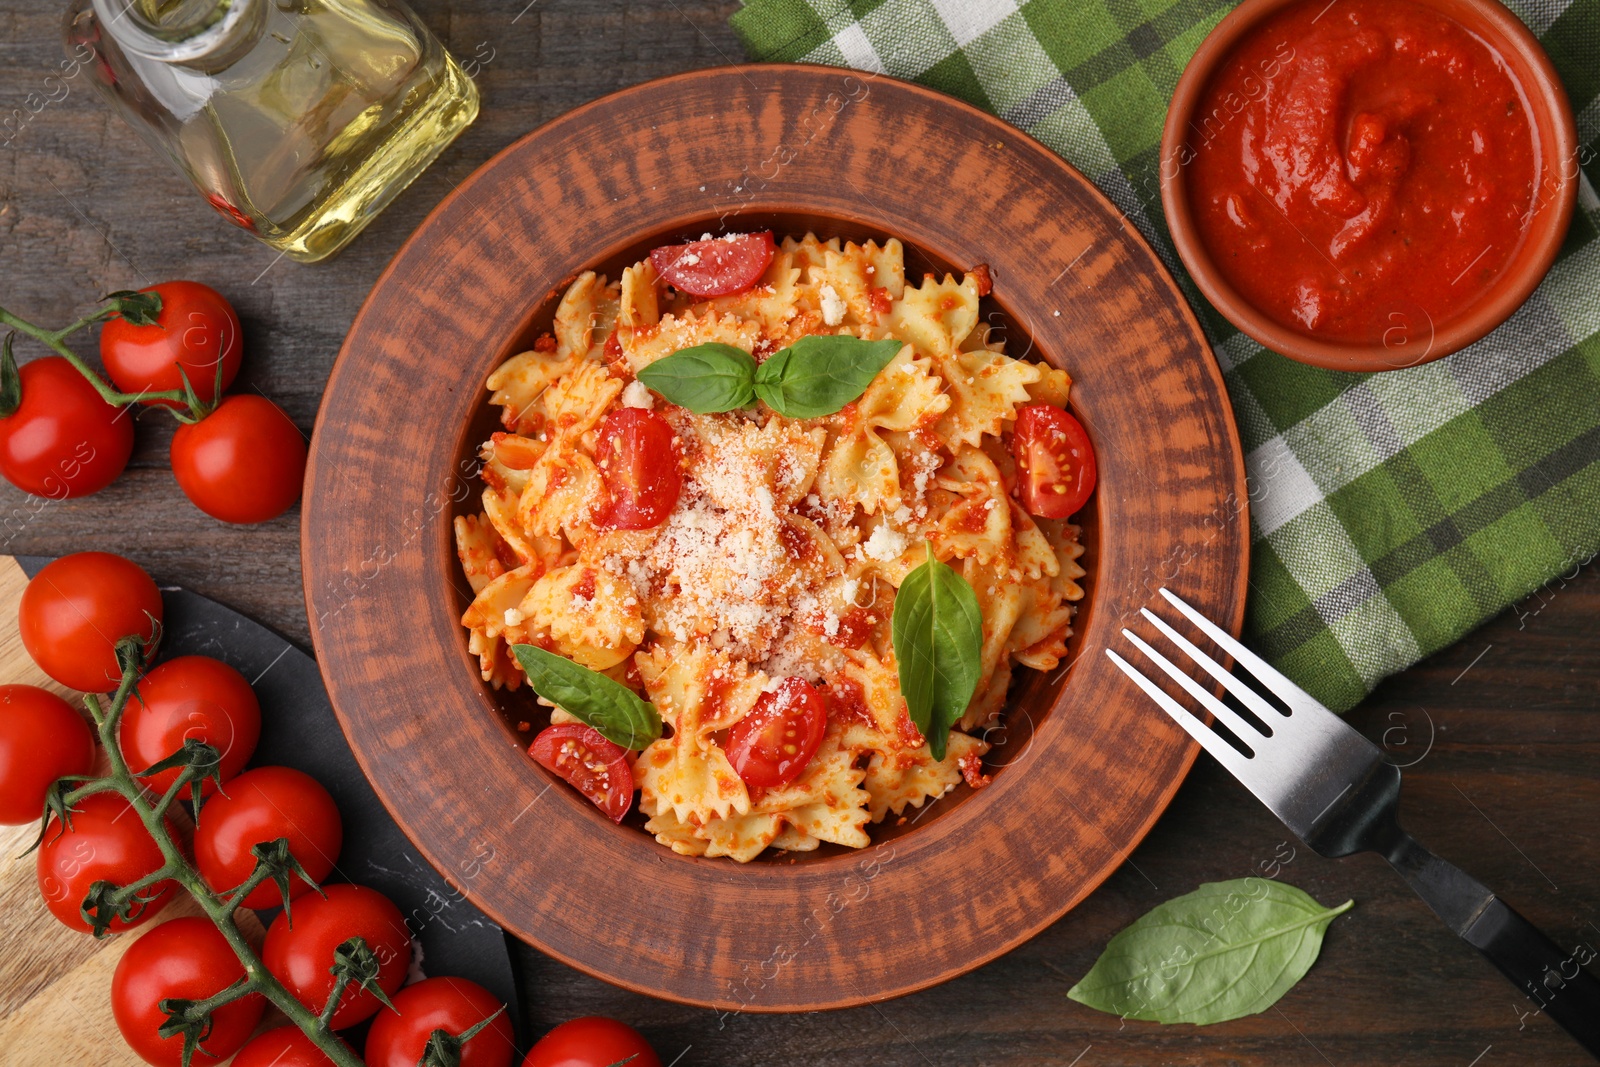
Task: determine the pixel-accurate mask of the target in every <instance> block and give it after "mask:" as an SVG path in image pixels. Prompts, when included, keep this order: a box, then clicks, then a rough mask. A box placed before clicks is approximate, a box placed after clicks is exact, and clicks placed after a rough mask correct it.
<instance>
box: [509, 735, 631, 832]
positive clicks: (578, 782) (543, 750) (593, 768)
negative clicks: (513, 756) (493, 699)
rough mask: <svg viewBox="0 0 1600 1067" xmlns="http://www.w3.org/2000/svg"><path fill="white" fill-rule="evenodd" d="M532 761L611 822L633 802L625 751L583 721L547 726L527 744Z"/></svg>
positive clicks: (616, 819)
mask: <svg viewBox="0 0 1600 1067" xmlns="http://www.w3.org/2000/svg"><path fill="white" fill-rule="evenodd" d="M528 755H530V756H532V757H533V760H534V762H535V763H537V764H539V766H541V767H543V768H545V769H546V770H548V771H554V772H555V773H556V774H558V775H560V776H561V777H562V778H565V779H566V780H567V781H568V782H569V783H571V784H572V785H573V786H574V787H575V788H576V789H577V790H578V792H580V793H582V794H583V795H584V796H586V797H588V798H589V799H590V800H591V801H593V802H594V806H595V807H597V808H599V809H600V810H601V811H603V812H605V814H606V818H608V819H610V820H611V821H612V822H621V821H622V817H623V816H624V815H626V814H628V807H629V805H631V804H632V803H633V771H631V770H629V769H628V759H627V756H628V754H627V752H626V751H625V750H624V749H623V748H622V746H621V745H616V744H613V743H611V742H610V741H607V740H606V739H605V738H604V737H602V736H600V732H599V731H598V730H595V729H593V728H592V727H589V726H585V725H583V724H582V723H565V724H562V725H560V726H547V727H545V728H544V729H543V730H541V731H540V732H539V736H538V737H535V738H534V739H533V744H532V745H529V746H528Z"/></svg>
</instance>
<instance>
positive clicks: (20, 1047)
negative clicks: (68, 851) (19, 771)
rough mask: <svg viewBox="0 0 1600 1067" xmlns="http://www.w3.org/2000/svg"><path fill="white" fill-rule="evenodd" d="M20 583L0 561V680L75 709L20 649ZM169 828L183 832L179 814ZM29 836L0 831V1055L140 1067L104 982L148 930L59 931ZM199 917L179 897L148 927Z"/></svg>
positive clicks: (258, 934) (256, 934)
mask: <svg viewBox="0 0 1600 1067" xmlns="http://www.w3.org/2000/svg"><path fill="white" fill-rule="evenodd" d="M27 584H28V579H27V576H26V575H24V574H23V573H22V568H21V567H19V566H17V564H16V561H15V560H13V559H12V558H11V557H9V556H0V679H3V680H4V684H23V685H36V686H39V687H41V688H44V689H48V690H50V691H51V692H52V693H56V694H59V695H60V696H62V697H65V698H66V699H67V700H68V701H69V702H71V703H72V704H73V706H74V707H77V706H79V704H78V701H79V700H80V699H81V697H80V694H78V693H75V692H73V691H71V690H69V689H66V688H65V687H63V686H61V685H60V684H58V683H57V682H55V681H54V680H53V679H51V678H50V677H49V676H48V675H46V674H45V673H44V672H43V671H42V670H40V669H39V668H38V666H37V665H36V664H35V663H34V662H33V660H32V659H31V658H29V656H28V653H27V651H26V650H25V649H24V648H23V647H22V638H21V637H20V636H19V635H18V633H17V604H18V602H19V601H20V599H21V597H22V590H23V589H24V588H25V587H26V586H27ZM102 769H103V768H102ZM173 821H174V822H176V823H178V824H179V825H180V826H183V825H185V824H186V820H185V817H184V814H183V812H182V811H181V810H180V811H177V812H176V813H175V814H174V816H173ZM37 836H38V828H37V827H36V826H0V1049H3V1050H4V1052H5V1056H4V1060H5V1063H6V1065H7V1067H57V1065H59V1064H63V1063H94V1064H100V1065H104V1067H140V1065H141V1064H143V1063H144V1061H143V1060H141V1059H140V1058H139V1057H138V1056H136V1055H134V1054H133V1051H132V1050H131V1049H129V1048H128V1047H127V1045H126V1044H125V1043H124V1042H123V1040H122V1036H121V1034H119V1033H118V1032H117V1024H116V1020H115V1019H113V1018H112V1017H111V1001H110V999H109V997H110V989H111V974H112V972H113V971H115V970H116V967H117V961H118V960H120V959H121V958H122V954H123V953H124V952H126V951H127V950H128V946H129V945H131V944H133V942H134V941H135V940H137V939H138V938H139V937H140V936H142V935H143V934H144V932H145V931H146V930H148V929H150V927H151V926H153V925H156V923H155V922H153V923H150V924H146V925H145V926H143V927H140V928H139V929H137V930H135V931H133V932H132V933H131V934H123V935H119V936H117V937H112V938H108V939H106V940H103V941H97V940H95V939H94V938H92V937H90V936H89V935H88V934H83V933H79V932H78V931H76V930H69V929H67V928H66V927H65V926H62V925H61V924H60V923H59V922H57V921H56V919H55V916H53V915H51V914H50V912H49V910H48V909H46V907H45V904H44V899H43V898H42V897H41V896H40V895H39V881H38V878H37V876H36V875H35V873H34V857H33V855H32V854H31V853H27V850H28V848H29V847H30V846H31V845H32V844H33V841H34V839H35V838H36V837H37ZM25 853H26V854H25ZM203 914H204V912H202V911H201V910H200V906H199V905H198V904H196V903H195V902H194V900H193V899H192V898H191V897H189V896H188V895H187V894H182V893H180V894H178V895H177V896H175V897H173V898H172V900H171V902H170V903H168V904H167V905H166V907H164V908H162V909H161V912H160V914H159V916H158V917H157V920H156V922H164V921H165V920H167V919H175V918H177V917H179V916H182V915H203ZM239 926H240V931H241V932H242V933H243V934H244V935H245V936H246V937H247V938H249V939H250V940H251V942H252V943H254V944H255V945H257V946H258V947H259V945H260V943H261V938H262V937H263V936H264V934H265V931H264V930H263V929H262V928H261V924H260V923H259V922H257V921H256V920H255V916H254V914H253V913H251V912H241V913H240V923H239Z"/></svg>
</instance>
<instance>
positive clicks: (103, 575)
mask: <svg viewBox="0 0 1600 1067" xmlns="http://www.w3.org/2000/svg"><path fill="white" fill-rule="evenodd" d="M160 622H161V591H160V590H159V589H157V588H156V583H155V582H153V581H151V580H150V576H149V575H148V574H146V573H145V572H144V570H143V569H142V568H140V566H139V565H138V564H137V563H134V562H133V561H132V560H129V559H124V558H123V557H121V556H114V555H112V554H111V553H110V552H75V553H73V554H72V555H70V556H62V557H61V558H60V559H58V560H53V561H52V562H50V563H47V564H45V565H44V568H43V569H42V570H40V571H39V573H38V574H36V575H34V576H33V579H32V580H31V581H30V582H28V587H27V588H26V589H24V590H23V591H22V604H21V607H20V608H19V610H18V612H17V629H18V630H19V631H20V632H21V635H22V647H24V648H26V649H27V650H28V655H30V656H32V657H33V661H34V662H35V663H37V664H38V665H39V666H40V668H41V669H42V670H43V671H44V673H46V674H48V675H49V676H50V677H52V678H54V679H55V680H56V681H58V682H60V683H61V684H62V685H64V686H66V687H67V688H69V689H77V690H79V691H81V692H85V693H109V692H111V691H112V690H113V689H115V688H116V687H117V685H118V683H120V682H121V681H122V670H121V668H119V667H118V666H117V652H116V642H117V640H118V639H119V638H123V637H129V636H132V635H134V634H137V635H138V636H140V637H143V638H146V639H148V638H150V637H151V636H152V635H153V634H154V633H155V630H156V626H157V624H159V623H160Z"/></svg>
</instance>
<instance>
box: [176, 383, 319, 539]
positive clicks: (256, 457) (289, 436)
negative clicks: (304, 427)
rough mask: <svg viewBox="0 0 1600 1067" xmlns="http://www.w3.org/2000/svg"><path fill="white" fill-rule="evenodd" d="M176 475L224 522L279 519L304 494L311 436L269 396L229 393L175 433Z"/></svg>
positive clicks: (188, 491) (188, 492) (189, 494)
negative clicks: (301, 492)
mask: <svg viewBox="0 0 1600 1067" xmlns="http://www.w3.org/2000/svg"><path fill="white" fill-rule="evenodd" d="M172 474H173V476H174V477H176V478H177V479H178V487H179V488H180V489H182V490H183V495H184V496H186V497H188V498H189V499H190V500H191V501H192V502H193V503H194V506H195V507H197V508H199V509H200V510H201V511H203V512H205V513H206V514H207V515H210V516H211V517H212V518H214V519H221V520H222V521H223V522H235V523H241V524H243V523H255V522H266V521H267V520H268V519H274V518H277V517H278V516H279V515H282V514H283V513H284V512H285V511H288V510H289V509H290V508H292V507H294V504H295V501H297V500H299V499H300V483H301V482H303V481H304V480H305V475H306V440H305V438H304V437H302V436H301V435H300V430H299V429H298V428H297V427H296V426H295V424H294V423H293V422H292V421H290V419H289V416H288V415H286V414H284V411H283V409H282V408H280V407H279V406H278V405H276V404H274V403H273V402H272V401H270V400H268V399H267V398H266V397H264V396H257V395H256V394H254V393H241V394H239V395H238V396H230V397H228V398H226V399H225V400H223V401H222V403H221V404H219V405H218V406H217V410H215V411H213V412H212V413H211V414H209V415H207V416H206V417H205V418H203V419H201V420H200V421H199V422H196V423H191V424H189V425H187V426H180V427H178V432H177V433H175V434H173V436H172Z"/></svg>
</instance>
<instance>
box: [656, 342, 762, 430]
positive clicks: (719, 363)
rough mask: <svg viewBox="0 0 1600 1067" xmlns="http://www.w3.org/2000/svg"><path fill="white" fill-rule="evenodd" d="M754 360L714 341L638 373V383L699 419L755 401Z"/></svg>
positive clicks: (739, 350) (729, 346)
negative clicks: (698, 416)
mask: <svg viewBox="0 0 1600 1067" xmlns="http://www.w3.org/2000/svg"><path fill="white" fill-rule="evenodd" d="M755 373H756V361H755V357H754V356H752V355H751V354H750V353H748V352H746V351H745V350H744V349H742V348H735V347H734V346H733V345H724V344H719V343H717V342H715V341H711V342H708V343H706V344H703V345H695V346H694V347H693V348H685V349H682V350H680V351H677V352H674V353H672V355H670V356H667V357H666V358H665V359H658V360H656V361H655V362H654V363H652V364H650V365H649V366H648V367H645V368H644V369H643V370H641V371H640V372H639V380H640V381H641V382H643V383H644V384H645V385H647V386H649V387H650V388H651V389H654V390H655V391H656V392H658V393H660V394H661V395H662V396H664V397H666V398H667V399H668V400H670V401H671V402H672V403H674V404H677V405H678V406H679V407H686V408H688V409H689V410H690V411H692V412H694V413H695V414H697V415H709V414H711V413H712V412H714V411H732V410H733V409H734V408H742V407H745V406H746V405H748V404H750V403H751V402H752V401H754V400H755V398H756V394H755V390H754V389H752V388H751V382H752V380H753V379H754V377H755Z"/></svg>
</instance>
